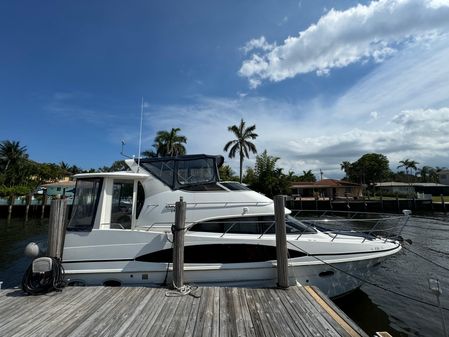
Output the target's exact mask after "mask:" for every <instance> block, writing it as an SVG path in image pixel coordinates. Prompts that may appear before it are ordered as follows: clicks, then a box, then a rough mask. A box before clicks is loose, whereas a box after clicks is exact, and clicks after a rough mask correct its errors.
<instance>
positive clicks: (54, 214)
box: [47, 199, 67, 259]
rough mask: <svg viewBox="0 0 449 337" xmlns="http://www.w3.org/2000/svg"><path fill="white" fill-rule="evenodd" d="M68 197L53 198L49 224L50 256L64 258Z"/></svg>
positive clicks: (48, 252)
mask: <svg viewBox="0 0 449 337" xmlns="http://www.w3.org/2000/svg"><path fill="white" fill-rule="evenodd" d="M66 210H67V199H53V200H52V201H51V206H50V218H49V224H48V251H47V254H48V256H51V257H57V258H59V259H61V258H62V250H63V247H64V237H65V230H66V223H65V219H66Z"/></svg>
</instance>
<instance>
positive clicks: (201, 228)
mask: <svg viewBox="0 0 449 337" xmlns="http://www.w3.org/2000/svg"><path fill="white" fill-rule="evenodd" d="M286 227H287V228H286V229H287V234H307V233H316V230H315V229H313V228H312V227H310V226H309V225H307V224H304V223H303V222H301V221H299V220H296V219H295V218H293V217H291V216H287V217H286ZM190 231H193V232H212V233H226V234H257V235H262V234H274V233H275V226H274V216H259V217H238V218H230V219H216V220H210V221H204V222H200V223H197V224H195V225H193V226H192V228H191V229H190Z"/></svg>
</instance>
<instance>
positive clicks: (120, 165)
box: [98, 160, 129, 172]
mask: <svg viewBox="0 0 449 337" xmlns="http://www.w3.org/2000/svg"><path fill="white" fill-rule="evenodd" d="M98 171H100V172H117V171H129V167H128V165H126V162H125V161H124V160H116V161H115V162H113V163H112V165H111V166H103V167H100V168H99V169H98Z"/></svg>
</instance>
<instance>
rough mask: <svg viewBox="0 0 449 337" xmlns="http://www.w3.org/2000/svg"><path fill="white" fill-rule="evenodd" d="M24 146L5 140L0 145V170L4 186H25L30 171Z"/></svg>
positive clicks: (17, 142)
mask: <svg viewBox="0 0 449 337" xmlns="http://www.w3.org/2000/svg"><path fill="white" fill-rule="evenodd" d="M26 151H27V149H26V146H20V142H19V141H9V140H5V141H2V142H1V143H0V168H1V171H0V172H1V173H2V179H1V180H2V181H3V184H4V185H5V186H15V185H23V184H25V180H27V178H28V176H29V171H30V161H29V160H28V154H27V153H26Z"/></svg>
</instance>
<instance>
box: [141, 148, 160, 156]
mask: <svg viewBox="0 0 449 337" xmlns="http://www.w3.org/2000/svg"><path fill="white" fill-rule="evenodd" d="M141 155H142V156H143V157H144V158H155V157H157V153H156V152H154V151H153V150H145V151H143V152H142V153H141Z"/></svg>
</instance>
